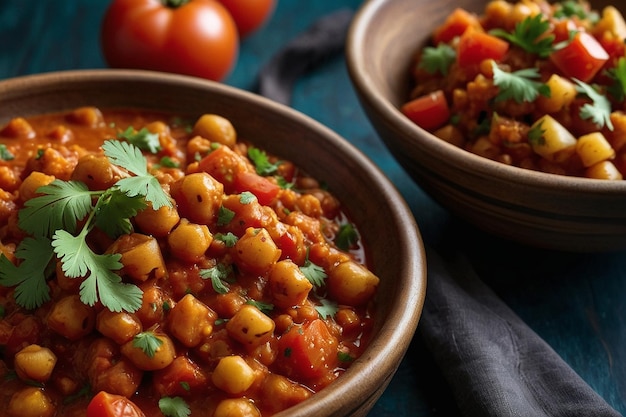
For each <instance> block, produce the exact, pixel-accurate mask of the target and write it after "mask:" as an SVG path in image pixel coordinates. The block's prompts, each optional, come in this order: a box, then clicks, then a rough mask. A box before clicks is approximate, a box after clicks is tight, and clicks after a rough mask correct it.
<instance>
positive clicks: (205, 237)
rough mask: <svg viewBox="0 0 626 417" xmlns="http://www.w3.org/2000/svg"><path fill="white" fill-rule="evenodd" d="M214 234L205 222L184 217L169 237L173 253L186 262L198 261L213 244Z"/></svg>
mask: <svg viewBox="0 0 626 417" xmlns="http://www.w3.org/2000/svg"><path fill="white" fill-rule="evenodd" d="M211 242H213V235H212V234H211V232H210V231H209V227H208V226H207V225H205V224H196V223H190V222H189V220H187V219H182V220H181V221H180V223H179V224H178V226H176V227H175V228H174V230H172V232H171V233H170V234H169V236H168V237H167V244H168V246H169V249H170V252H171V253H172V255H174V256H175V257H177V258H178V259H180V260H182V261H185V262H197V261H198V260H199V259H200V258H201V257H202V256H203V255H204V253H205V252H206V251H207V250H208V249H209V246H211Z"/></svg>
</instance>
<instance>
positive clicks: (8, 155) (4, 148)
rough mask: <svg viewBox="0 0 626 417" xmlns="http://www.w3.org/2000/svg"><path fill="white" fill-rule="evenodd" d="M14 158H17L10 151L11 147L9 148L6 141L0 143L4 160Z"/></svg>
mask: <svg viewBox="0 0 626 417" xmlns="http://www.w3.org/2000/svg"><path fill="white" fill-rule="evenodd" d="M14 158H15V155H13V154H12V153H11V152H10V151H9V148H7V145H5V144H4V143H0V159H1V160H3V161H10V160H12V159H14Z"/></svg>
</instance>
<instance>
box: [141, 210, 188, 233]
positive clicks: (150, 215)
mask: <svg viewBox="0 0 626 417" xmlns="http://www.w3.org/2000/svg"><path fill="white" fill-rule="evenodd" d="M179 221H180V216H179V215H178V210H176V207H174V206H172V207H168V206H161V207H159V208H158V209H157V210H154V209H153V208H152V207H151V206H150V205H148V207H146V208H145V209H144V210H141V211H140V212H139V213H137V215H136V216H135V223H136V224H137V226H138V227H139V229H141V231H142V232H143V233H145V234H147V235H152V236H155V237H164V236H167V234H168V233H169V232H170V231H171V230H172V229H173V228H174V226H176V225H177V224H178V222H179Z"/></svg>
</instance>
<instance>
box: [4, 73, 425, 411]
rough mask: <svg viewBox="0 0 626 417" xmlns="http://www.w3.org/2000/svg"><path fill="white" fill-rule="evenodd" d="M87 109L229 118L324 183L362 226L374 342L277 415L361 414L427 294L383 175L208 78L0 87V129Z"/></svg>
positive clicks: (317, 131) (293, 120) (397, 202)
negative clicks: (373, 300) (373, 295)
mask: <svg viewBox="0 0 626 417" xmlns="http://www.w3.org/2000/svg"><path fill="white" fill-rule="evenodd" d="M87 105H90V106H98V107H101V108H143V109H153V110H159V111H166V112H173V113H177V114H181V115H188V116H196V117H197V116H199V115H201V114H204V113H217V114H220V115H222V116H224V117H226V118H228V119H230V120H231V121H232V122H233V125H234V126H235V128H236V130H237V133H238V136H239V137H242V138H246V139H250V140H251V141H253V142H254V143H255V144H256V145H258V146H260V147H261V148H264V149H267V150H268V152H271V153H274V154H276V155H278V156H281V157H284V158H286V159H290V160H292V161H293V162H295V163H296V164H297V165H298V166H300V167H302V168H303V169H305V170H306V171H307V172H309V173H310V174H311V175H313V176H314V177H316V178H318V179H319V180H321V181H324V182H326V183H327V184H329V188H330V191H331V192H333V193H334V194H335V195H336V196H338V197H339V198H340V200H341V201H342V204H343V205H344V207H345V208H346V210H347V212H348V213H349V214H350V216H351V217H352V218H353V220H354V221H355V223H356V225H357V227H358V228H359V229H360V231H361V234H362V236H363V239H364V241H365V242H366V247H367V248H368V249H369V253H368V256H369V261H370V266H371V268H372V269H373V270H374V272H375V273H376V274H377V275H378V276H379V277H380V278H381V285H380V290H379V294H378V295H377V306H378V307H377V308H378V311H377V314H378V317H377V321H376V331H375V334H376V336H375V338H374V340H373V342H372V343H371V345H370V347H369V349H368V350H367V351H366V352H365V353H364V355H363V356H362V358H360V359H359V360H358V361H355V363H354V364H353V366H352V367H351V368H350V370H349V371H348V372H346V374H344V375H343V376H342V377H341V378H340V379H339V380H338V382H337V383H335V384H332V385H331V386H330V387H329V388H327V389H325V390H322V391H321V392H320V393H318V394H316V395H314V396H313V397H312V398H311V399H310V400H307V401H305V402H304V403H302V404H300V405H298V406H296V407H293V408H291V409H289V410H288V411H285V412H282V413H280V414H279V415H280V416H287V415H288V416H305V415H306V416H311V415H319V416H331V415H332V416H347V415H354V416H358V415H365V414H366V412H367V410H368V409H369V407H371V406H372V405H373V403H374V402H375V400H376V399H377V398H378V397H379V396H380V394H382V391H383V390H384V388H385V387H386V385H387V384H388V382H389V380H390V379H391V376H392V375H393V373H394V372H395V370H396V369H397V366H398V365H399V362H400V360H401V358H402V356H403V355H404V352H405V351H406V349H407V347H408V344H409V342H410V340H411V338H412V335H413V332H414V330H415V328H416V326H417V322H418V320H419V316H420V312H421V309H422V305H423V301H424V294H425V280H426V275H425V255H424V249H423V245H422V241H421V237H420V234H419V230H418V229H417V226H416V225H415V221H414V219H413V217H412V215H411V212H410V210H409V209H408V207H407V205H406V203H404V201H403V200H402V198H401V196H400V195H399V194H398V193H397V192H396V191H395V189H394V187H393V186H392V185H391V184H390V182H389V181H388V180H387V179H386V177H385V176H384V175H383V174H382V173H381V172H380V171H379V170H378V169H377V168H376V167H375V166H374V165H373V163H372V162H371V161H370V160H369V159H367V158H366V157H365V156H364V155H363V154H361V153H360V152H359V151H358V150H356V149H355V148H354V147H353V146H352V145H350V144H349V143H348V142H347V141H345V140H343V139H342V138H340V137H339V136H338V135H336V134H335V133H334V132H332V131H331V130H330V129H328V128H326V127H324V126H322V125H321V124H319V123H317V122H316V121H314V120H312V119H311V118H308V117H307V116H304V115H302V114H300V113H298V112H296V111H294V110H291V109H289V108H288V107H285V106H282V105H280V104H277V103H274V102H271V101H270V100H267V99H264V98H262V97H259V96H256V95H254V94H251V93H247V92H245V91H241V90H238V89H234V88H232V87H228V86H225V85H222V84H218V83H213V82H210V81H205V80H200V79H196V78H191V77H185V76H179V75H171V74H161V73H153V72H147V71H126V70H83V71H66V72H60V73H48V74H41V75H34V76H26V77H21V78H15V79H11V80H6V81H1V82H0V108H1V109H2V112H0V125H3V124H5V123H6V122H7V121H8V120H9V119H10V118H12V117H16V116H29V115H35V114H41V113H48V112H57V111H61V110H68V109H72V108H75V107H79V106H87ZM388 323H393V325H387V324H388Z"/></svg>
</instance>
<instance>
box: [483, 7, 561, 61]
mask: <svg viewBox="0 0 626 417" xmlns="http://www.w3.org/2000/svg"><path fill="white" fill-rule="evenodd" d="M549 30H550V22H549V21H548V20H547V19H545V18H544V16H543V15H542V14H537V15H535V16H529V17H526V18H525V19H524V20H522V21H521V22H518V23H517V24H516V25H515V29H513V32H507V31H506V30H504V29H493V30H491V31H490V32H489V33H490V34H492V35H494V36H497V37H500V38H503V39H505V40H507V41H509V42H511V43H512V44H514V45H517V46H519V47H520V48H522V49H524V50H525V51H527V52H530V53H532V54H537V55H539V56H540V57H542V58H545V57H547V56H548V55H550V53H551V52H552V51H553V50H554V47H553V45H552V43H553V42H554V35H546V33H547V32H549Z"/></svg>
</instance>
